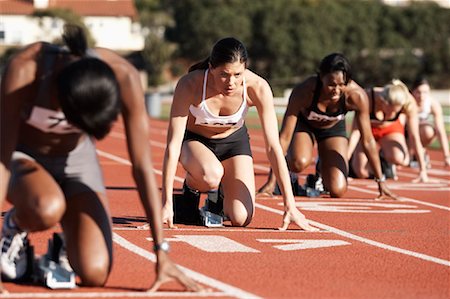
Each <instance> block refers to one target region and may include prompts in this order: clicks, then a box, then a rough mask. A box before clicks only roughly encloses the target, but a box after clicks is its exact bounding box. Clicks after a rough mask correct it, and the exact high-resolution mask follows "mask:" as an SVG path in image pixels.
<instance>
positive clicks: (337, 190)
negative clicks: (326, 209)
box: [328, 185, 347, 198]
mask: <svg viewBox="0 0 450 299" xmlns="http://www.w3.org/2000/svg"><path fill="white" fill-rule="evenodd" d="M328 191H329V192H330V197H332V198H341V197H343V196H344V195H345V193H346V192H347V185H344V186H333V187H331V188H330V189H328Z"/></svg>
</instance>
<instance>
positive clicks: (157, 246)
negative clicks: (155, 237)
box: [153, 240, 170, 253]
mask: <svg viewBox="0 0 450 299" xmlns="http://www.w3.org/2000/svg"><path fill="white" fill-rule="evenodd" d="M159 250H161V251H164V252H166V253H167V252H169V250H170V245H169V242H167V241H166V240H164V241H162V242H161V243H160V244H155V245H153V251H155V252H156V251H159Z"/></svg>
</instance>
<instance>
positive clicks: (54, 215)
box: [8, 159, 66, 232]
mask: <svg viewBox="0 0 450 299" xmlns="http://www.w3.org/2000/svg"><path fill="white" fill-rule="evenodd" d="M11 166H12V168H11V169H12V173H13V176H12V178H11V184H10V188H9V189H8V199H9V201H11V203H12V204H13V205H14V208H15V214H14V215H12V217H13V220H14V221H15V222H16V224H17V225H18V226H19V227H20V228H21V229H22V230H25V231H30V232H33V231H42V230H45V229H48V228H51V227H52V226H54V225H56V224H57V223H59V221H60V220H61V218H62V216H63V214H64V212H65V210H66V202H65V198H64V194H63V193H62V191H61V189H60V187H59V185H58V184H57V183H56V182H55V180H54V179H53V177H52V176H51V175H50V174H49V173H48V172H47V171H46V170H45V169H44V168H43V167H42V166H41V165H40V164H39V163H37V162H35V161H32V160H28V159H18V160H15V161H13V162H12V165H11Z"/></svg>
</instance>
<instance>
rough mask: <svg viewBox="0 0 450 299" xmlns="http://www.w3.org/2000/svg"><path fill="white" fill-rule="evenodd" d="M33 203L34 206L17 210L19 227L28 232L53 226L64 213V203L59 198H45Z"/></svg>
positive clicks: (63, 200) (61, 198)
mask: <svg viewBox="0 0 450 299" xmlns="http://www.w3.org/2000/svg"><path fill="white" fill-rule="evenodd" d="M33 202H34V203H35V204H34V205H33V206H32V207H26V208H23V207H22V208H18V209H17V217H18V218H19V219H20V225H21V227H24V228H27V229H28V230H29V231H40V230H45V229H48V228H50V227H53V226H55V225H56V224H57V223H59V222H60V221H61V218H62V217H63V215H64V213H65V211H66V201H65V199H64V198H63V197H60V196H45V198H43V197H42V198H39V199H35V200H33Z"/></svg>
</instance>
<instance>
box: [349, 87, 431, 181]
mask: <svg viewBox="0 0 450 299" xmlns="http://www.w3.org/2000/svg"><path fill="white" fill-rule="evenodd" d="M366 92H367V95H368V96H369V107H370V123H371V128H372V133H373V135H374V137H375V140H376V141H377V144H378V146H379V148H380V151H381V154H382V156H383V157H384V159H385V160H386V161H387V162H388V163H391V164H393V165H402V166H408V165H409V162H410V156H409V153H408V146H407V143H406V139H405V132H404V124H403V123H404V122H405V121H406V125H407V128H408V134H409V136H410V138H411V143H412V146H413V148H414V150H415V152H416V153H419V154H418V161H419V166H420V173H419V177H418V178H417V179H416V180H415V181H418V182H419V181H421V182H428V175H427V166H426V163H425V156H424V150H423V147H422V142H421V141H420V135H419V117H418V109H417V104H416V102H415V100H414V97H413V96H412V95H411V94H410V93H409V90H408V88H407V87H406V85H405V84H403V82H401V81H400V80H392V82H390V83H389V84H387V85H385V86H384V87H373V88H369V89H367V90H366ZM403 117H405V118H406V120H403V121H402V118H403ZM359 136H360V134H359V130H358V127H357V126H355V125H354V126H353V131H352V133H351V135H350V141H349V153H348V156H349V157H351V155H352V153H353V157H352V159H351V161H352V162H351V167H352V170H353V172H354V173H355V176H356V177H358V178H367V177H369V176H370V175H371V174H372V173H373V170H372V169H373V168H371V167H369V165H368V163H367V158H366V156H365V155H364V153H363V152H362V149H361V146H360V145H359V144H358V140H359ZM394 176H395V174H394Z"/></svg>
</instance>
